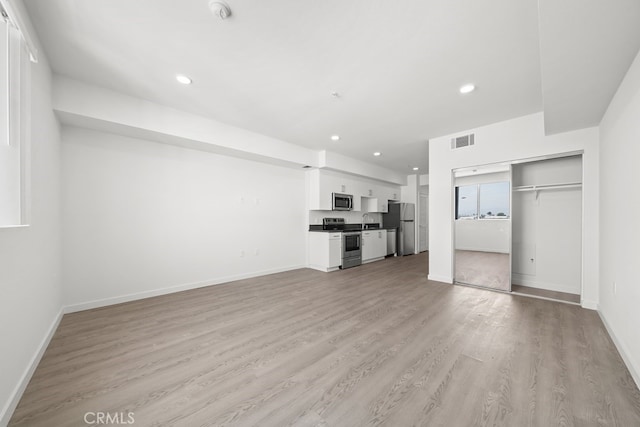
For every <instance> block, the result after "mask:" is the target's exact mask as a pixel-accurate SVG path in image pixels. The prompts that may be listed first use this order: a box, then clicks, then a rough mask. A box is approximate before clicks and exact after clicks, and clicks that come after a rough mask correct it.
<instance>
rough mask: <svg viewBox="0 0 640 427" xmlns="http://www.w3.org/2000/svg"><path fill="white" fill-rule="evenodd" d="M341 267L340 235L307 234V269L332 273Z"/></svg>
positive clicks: (313, 232) (311, 232) (324, 233)
mask: <svg viewBox="0 0 640 427" xmlns="http://www.w3.org/2000/svg"><path fill="white" fill-rule="evenodd" d="M341 265H342V233H327V232H319V231H318V232H316V231H310V232H309V268H313V269H315V270H320V271H334V270H337V269H339V268H340V266H341Z"/></svg>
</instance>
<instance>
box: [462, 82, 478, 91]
mask: <svg viewBox="0 0 640 427" xmlns="http://www.w3.org/2000/svg"><path fill="white" fill-rule="evenodd" d="M475 89H476V87H475V86H474V85H472V84H468V85H464V86H461V87H460V93H471V92H473V91H474V90H475Z"/></svg>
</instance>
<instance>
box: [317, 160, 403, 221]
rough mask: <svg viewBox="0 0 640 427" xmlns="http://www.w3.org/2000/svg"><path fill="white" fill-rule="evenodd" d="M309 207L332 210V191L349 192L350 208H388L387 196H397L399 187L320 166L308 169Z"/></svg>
mask: <svg viewBox="0 0 640 427" xmlns="http://www.w3.org/2000/svg"><path fill="white" fill-rule="evenodd" d="M307 173H308V179H309V209H310V210H322V211H329V210H331V193H343V194H351V195H352V196H353V210H354V211H363V212H387V211H388V206H389V200H399V198H400V187H399V186H393V185H387V184H383V183H379V182H375V181H373V180H369V179H366V178H358V177H355V176H350V175H346V174H341V173H337V172H330V171H325V170H321V169H314V170H311V171H308V172H307Z"/></svg>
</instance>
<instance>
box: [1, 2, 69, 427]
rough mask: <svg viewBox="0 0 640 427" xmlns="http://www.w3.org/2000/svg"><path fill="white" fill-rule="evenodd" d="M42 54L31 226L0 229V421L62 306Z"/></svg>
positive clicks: (56, 170) (52, 129) (35, 103)
mask: <svg viewBox="0 0 640 427" xmlns="http://www.w3.org/2000/svg"><path fill="white" fill-rule="evenodd" d="M20 6H21V4H20ZM23 15H24V14H23ZM24 16H26V15H24ZM39 59H40V62H38V63H37V64H32V70H31V99H32V101H31V102H32V116H31V147H30V154H28V155H29V156H30V158H31V176H30V183H31V194H30V196H31V200H30V202H31V209H30V212H31V215H30V223H31V225H30V226H29V227H18V228H5V229H0V337H2V349H1V350H0V425H5V424H6V423H7V422H8V420H9V418H10V416H11V414H12V412H13V409H14V408H15V405H17V403H18V400H19V398H20V396H21V395H22V392H23V390H24V387H26V385H27V382H28V380H29V378H30V376H31V374H32V372H33V371H32V368H35V365H36V364H37V362H38V361H39V358H40V356H41V354H42V353H41V351H43V350H44V348H45V346H46V344H47V342H48V338H49V336H50V333H51V332H52V328H54V327H55V326H56V325H57V322H58V321H59V319H60V316H61V308H62V300H61V295H62V292H61V275H60V179H59V174H60V154H59V152H60V135H59V129H58V125H57V122H56V119H55V117H54V115H53V111H52V109H51V95H50V94H51V71H50V69H49V65H48V64H47V60H46V58H45V57H44V55H42V54H40V58H39Z"/></svg>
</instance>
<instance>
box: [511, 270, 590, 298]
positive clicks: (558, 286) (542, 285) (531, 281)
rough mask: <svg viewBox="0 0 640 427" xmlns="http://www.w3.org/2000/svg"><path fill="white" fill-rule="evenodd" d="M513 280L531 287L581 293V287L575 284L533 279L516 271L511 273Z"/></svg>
mask: <svg viewBox="0 0 640 427" xmlns="http://www.w3.org/2000/svg"><path fill="white" fill-rule="evenodd" d="M511 282H512V283H517V284H518V285H522V286H528V287H530V288H536V289H544V290H547V291H556V292H565V293H567V294H577V295H579V294H580V288H577V289H576V288H575V287H573V286H567V285H563V284H559V283H549V282H541V281H539V280H535V279H531V278H529V277H527V276H524V275H521V274H517V273H514V274H512V275H511Z"/></svg>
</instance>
